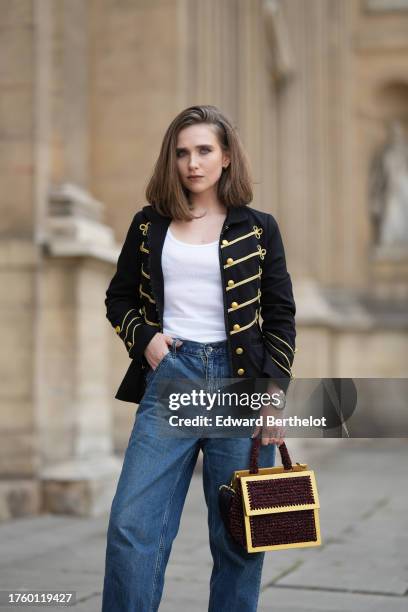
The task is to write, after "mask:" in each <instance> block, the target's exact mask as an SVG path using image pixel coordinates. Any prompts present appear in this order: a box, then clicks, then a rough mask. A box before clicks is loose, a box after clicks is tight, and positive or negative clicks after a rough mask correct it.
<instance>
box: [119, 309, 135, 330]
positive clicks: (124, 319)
mask: <svg viewBox="0 0 408 612" xmlns="http://www.w3.org/2000/svg"><path fill="white" fill-rule="evenodd" d="M132 310H136V308H131V309H130V310H128V311H127V313H126V314H125V316H124V317H123V319H122V323H121V325H120V332H122V331H123V325H124V323H125V321H126V317H127V316H128V314H130V313H131V312H132Z"/></svg>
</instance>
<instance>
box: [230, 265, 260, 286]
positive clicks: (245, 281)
mask: <svg viewBox="0 0 408 612" xmlns="http://www.w3.org/2000/svg"><path fill="white" fill-rule="evenodd" d="M261 274H262V270H261V268H259V272H258V274H254V276H250V277H249V278H244V280H241V281H237V282H236V283H235V282H234V284H233V285H232V286H231V287H228V286H227V287H225V289H226V290H227V291H231V289H235V287H239V286H240V285H243V284H244V283H249V282H250V281H253V280H256V279H257V278H260V277H261Z"/></svg>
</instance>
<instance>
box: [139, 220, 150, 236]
mask: <svg viewBox="0 0 408 612" xmlns="http://www.w3.org/2000/svg"><path fill="white" fill-rule="evenodd" d="M150 224H151V221H147V223H141V224H140V225H139V229H141V230H142V234H143V236H147V230H148V229H149V225H150Z"/></svg>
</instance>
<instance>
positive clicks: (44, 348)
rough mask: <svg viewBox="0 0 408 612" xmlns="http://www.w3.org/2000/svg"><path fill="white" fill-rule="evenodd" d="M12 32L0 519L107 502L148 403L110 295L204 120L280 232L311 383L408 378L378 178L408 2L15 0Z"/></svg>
mask: <svg viewBox="0 0 408 612" xmlns="http://www.w3.org/2000/svg"><path fill="white" fill-rule="evenodd" d="M0 29H1V38H0V88H1V106H0V182H1V187H0V198H1V211H2V214H1V216H0V233H1V240H0V274H1V285H2V288H3V291H2V292H1V308H2V313H3V317H2V319H3V342H2V343H1V347H0V361H1V368H0V370H1V371H0V377H1V389H0V394H1V400H0V401H1V409H0V420H1V421H0V422H1V429H0V518H2V519H7V518H9V517H13V516H21V515H23V514H26V513H36V512H41V511H44V510H46V511H54V512H73V513H77V514H95V513H98V512H100V511H101V510H106V509H107V508H108V504H109V502H110V500H111V497H112V493H113V487H114V485H115V482H116V479H117V476H118V473H119V470H120V465H121V461H120V459H118V458H117V456H115V451H122V450H123V449H124V448H125V446H126V444H127V439H128V436H129V432H130V427H131V425H132V421H133V418H134V412H135V409H136V406H134V405H127V404H126V405H125V404H123V403H121V402H118V401H116V400H114V399H113V395H114V392H115V390H116V388H117V386H118V384H119V382H120V380H121V377H122V375H123V374H124V371H125V368H127V366H128V362H127V360H128V356H127V354H126V352H124V351H123V347H122V344H121V343H120V342H118V341H117V338H116V335H115V334H114V333H113V332H112V329H111V327H110V325H109V324H108V322H107V320H106V319H105V309H104V304H103V300H104V293H105V290H106V287H107V284H108V282H109V279H110V278H111V276H112V274H113V271H114V266H115V262H116V259H117V256H118V253H119V248H120V244H121V242H122V241H123V239H124V235H125V232H126V230H127V227H128V225H129V223H130V220H131V218H132V216H133V214H134V212H135V211H136V210H138V209H139V208H140V207H141V206H142V205H143V204H145V200H144V188H145V186H146V183H147V180H148V177H149V175H150V172H151V170H152V166H153V163H154V161H155V158H156V155H157V153H158V147H159V146H160V142H161V138H162V136H163V134H164V130H165V129H166V127H167V125H168V123H169V122H170V120H171V119H172V118H173V117H174V116H175V115H176V114H177V113H178V112H179V111H180V110H181V109H182V108H184V107H186V106H189V105H191V104H195V103H204V104H216V105H218V106H220V107H221V108H222V109H223V110H224V111H225V112H226V113H228V114H229V115H230V116H231V117H232V119H233V121H234V124H235V125H236V126H237V127H238V130H239V133H240V135H241V138H242V140H243V142H244V144H245V146H246V148H247V150H248V153H249V156H250V159H251V162H252V167H253V173H254V178H255V183H256V184H255V199H254V203H253V204H254V206H255V207H256V208H260V209H262V210H266V211H270V212H272V213H273V214H274V215H275V216H276V217H277V219H278V221H279V224H280V227H281V230H282V233H283V236H284V241H285V245H286V253H287V260H288V268H289V270H290V272H291V275H292V278H293V282H294V291H295V298H296V303H297V309H298V316H297V323H298V346H299V351H298V352H297V355H296V362H295V368H294V371H295V374H296V376H297V377H326V376H327V377H404V376H407V369H408V366H407V362H408V359H407V358H408V348H407V311H408V309H407V303H408V299H407V298H408V237H407V239H406V240H405V241H404V240H403V239H402V240H401V239H400V240H399V241H398V240H397V241H396V244H392V243H391V244H386V245H385V244H381V243H378V240H376V239H375V232H376V227H377V225H378V223H381V222H382V220H383V219H384V217H381V215H380V216H378V214H377V213H375V212H373V210H374V211H375V210H377V209H375V205H373V204H372V201H373V198H374V200H375V202H381V201H383V202H386V201H387V196H386V193H387V191H386V187H384V185H385V186H386V185H388V184H389V183H387V182H386V181H385V182H384V180H385V179H384V180H383V182H382V183H381V184H380V188H376V187H375V185H376V183H375V180H374V183H373V179H372V177H373V174H372V172H373V171H372V168H373V163H374V161H375V160H377V162H378V164H379V166H378V164H377V166H376V167H380V168H382V172H383V175H384V176H385V178H386V176H387V172H388V169H387V168H388V166H387V163H388V162H387V161H384V160H385V159H386V158H385V157H384V156H385V149H386V148H387V142H388V140H387V138H389V136H388V133H389V128H390V125H391V124H393V122H394V123H395V122H397V123H398V125H399V126H400V127H401V126H402V130H403V131H404V130H405V129H407V132H408V2H406V1H405V0H206V1H205V2H202V1H201V0H59V1H58V2H54V1H52V0H2V2H1V14H0ZM387 150H388V149H387ZM387 159H388V158H387ZM373 160H374V161H373ZM381 164H382V165H381ZM401 172H402V171H401ZM384 173H385V174H384ZM375 176H377V175H375V173H374V179H375ZM381 176H382V175H381ZM373 184H374V187H373ZM401 189H402V188H401ZM398 193H399V192H398ZM401 193H402V191H401ZM373 194H374V195H373ZM390 197H391V198H392V194H391V196H390ZM376 198H379V199H378V200H377V199H376ZM381 198H382V200H381ZM397 199H398V198H397ZM402 202H404V200H403V197H402ZM405 204H406V205H407V206H408V204H407V201H406V200H405ZM373 206H374V207H373ZM403 206H404V204H402V208H403ZM381 210H382V209H381V205H380V212H381ZM383 212H384V211H383ZM376 214H377V216H376ZM402 214H403V213H402ZM376 224H377V225H376ZM391 242H392V241H391Z"/></svg>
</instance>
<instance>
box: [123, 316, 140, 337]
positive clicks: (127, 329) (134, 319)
mask: <svg viewBox="0 0 408 612" xmlns="http://www.w3.org/2000/svg"><path fill="white" fill-rule="evenodd" d="M137 319H140V317H133V319H131V320H130V321H129V323H128V324H127V327H126V334H125V337H124V338H123V342H126V338H127V335H128V331H129V327H130V326H131V324H132V322H133V321H137Z"/></svg>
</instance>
